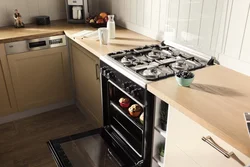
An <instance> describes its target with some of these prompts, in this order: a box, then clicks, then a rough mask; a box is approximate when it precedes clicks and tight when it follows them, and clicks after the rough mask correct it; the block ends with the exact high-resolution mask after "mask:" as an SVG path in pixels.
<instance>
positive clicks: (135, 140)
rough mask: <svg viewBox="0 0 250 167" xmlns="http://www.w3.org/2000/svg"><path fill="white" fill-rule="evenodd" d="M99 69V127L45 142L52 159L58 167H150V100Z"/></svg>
mask: <svg viewBox="0 0 250 167" xmlns="http://www.w3.org/2000/svg"><path fill="white" fill-rule="evenodd" d="M100 66H101V70H100V71H101V80H100V81H101V88H102V89H101V90H102V109H103V127H102V128H100V129H96V130H92V131H89V132H83V133H80V134H76V135H72V136H67V137H64V138H60V139H56V140H51V141H49V142H48V146H49V148H50V150H51V152H52V155H53V157H54V159H55V161H56V163H57V165H58V166H59V167H78V166H79V167H81V166H82V165H84V166H86V167H87V166H90V167H92V166H102V167H116V166H122V167H136V166H143V167H150V166H151V156H152V155H151V152H152V151H151V149H152V131H153V115H154V114H153V101H154V96H153V95H152V94H151V93H149V92H147V90H146V87H143V86H141V85H139V84H137V83H135V82H134V81H133V80H132V79H131V78H128V77H127V76H126V75H124V74H122V72H120V71H118V70H116V69H114V68H112V67H111V66H110V65H108V64H106V63H105V62H102V61H101V63H100ZM120 99H127V100H128V101H129V103H127V105H126V106H124V105H121V103H120V102H121V100H120ZM132 106H136V109H137V111H136V112H134V113H133V112H131V111H132V110H131V107H132Z"/></svg>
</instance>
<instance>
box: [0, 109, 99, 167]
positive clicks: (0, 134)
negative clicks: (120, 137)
mask: <svg viewBox="0 0 250 167" xmlns="http://www.w3.org/2000/svg"><path fill="white" fill-rule="evenodd" d="M94 128H96V125H95V123H94V121H93V120H91V119H89V117H88V116H87V115H83V114H82V113H81V112H80V111H79V110H78V109H77V108H76V106H69V107H65V108H63V109H59V110H55V111H51V112H47V113H43V114H40V115H36V116H33V117H30V118H25V119H21V120H18V121H14V122H10V123H6V124H3V125H0V167H56V165H55V163H54V160H53V158H52V156H51V154H50V151H49V150H48V147H47V145H46V142H47V141H48V140H50V139H55V138H60V137H64V136H68V135H71V134H75V133H79V132H83V131H87V130H91V129H94Z"/></svg>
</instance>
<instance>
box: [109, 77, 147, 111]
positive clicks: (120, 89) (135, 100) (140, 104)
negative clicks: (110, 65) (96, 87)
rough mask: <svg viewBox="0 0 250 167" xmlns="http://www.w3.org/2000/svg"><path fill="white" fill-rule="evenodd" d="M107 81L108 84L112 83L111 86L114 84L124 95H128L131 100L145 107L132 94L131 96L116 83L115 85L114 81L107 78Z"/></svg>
mask: <svg viewBox="0 0 250 167" xmlns="http://www.w3.org/2000/svg"><path fill="white" fill-rule="evenodd" d="M108 82H109V83H110V84H112V85H113V86H115V87H116V88H117V89H119V90H120V91H121V92H122V93H124V94H125V95H126V96H128V97H129V98H131V99H132V100H134V101H135V102H136V103H137V104H139V105H140V106H141V107H142V108H145V107H146V105H143V104H142V103H141V102H139V101H138V100H136V99H135V98H134V97H133V96H131V95H130V94H128V93H127V92H126V91H124V90H123V89H122V88H120V87H119V86H118V85H116V84H115V83H114V82H112V81H111V80H108Z"/></svg>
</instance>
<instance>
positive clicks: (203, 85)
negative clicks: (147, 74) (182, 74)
mask: <svg viewBox="0 0 250 167" xmlns="http://www.w3.org/2000/svg"><path fill="white" fill-rule="evenodd" d="M249 85H250V77H248V76H245V75H243V74H240V73H238V72H235V71H233V70H230V69H228V68H225V67H222V66H211V67H207V68H204V69H201V70H197V71H195V80H194V82H193V84H192V85H191V86H190V87H180V86H178V85H177V82H176V81H175V78H174V77H172V78H168V79H164V80H161V81H157V82H154V83H151V84H149V85H148V90H149V91H150V92H152V93H153V94H155V95H156V96H157V97H159V98H160V99H162V100H164V101H165V102H167V103H169V104H170V105H171V106H173V107H175V108H176V109H178V110H179V111H181V112H183V113H184V114H185V115H187V116H189V117H190V118H192V119H193V120H194V121H196V122H198V123H199V124H201V125H202V126H203V127H205V128H207V129H208V130H210V131H211V132H212V133H214V134H216V135H217V136H219V137H220V138H222V139H223V140H225V141H226V142H228V143H229V144H231V145H232V146H233V147H235V148H236V149H238V150H240V151H241V152H242V153H244V154H246V155H247V156H248V157H250V138H249V135H248V133H247V128H246V124H245V120H244V116H243V114H244V113H245V112H250V86H249Z"/></svg>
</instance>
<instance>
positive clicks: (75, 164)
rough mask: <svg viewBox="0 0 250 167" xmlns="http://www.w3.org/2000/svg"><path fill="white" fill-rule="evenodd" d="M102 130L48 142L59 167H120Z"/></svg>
mask: <svg viewBox="0 0 250 167" xmlns="http://www.w3.org/2000/svg"><path fill="white" fill-rule="evenodd" d="M101 131H102V130H101V129H96V130H92V131H89V132H84V133H80V134H76V135H73V136H68V137H63V138H60V139H56V140H52V141H49V142H48V146H49V149H50V150H51V152H52V155H53V158H54V160H55V162H56V164H57V166H58V167H83V166H84V167H119V166H123V165H121V164H119V163H118V162H117V160H116V158H115V157H114V154H113V153H112V151H111V150H110V148H109V147H108V145H107V144H106V143H105V141H104V140H103V138H102V137H101V135H100V134H101Z"/></svg>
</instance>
